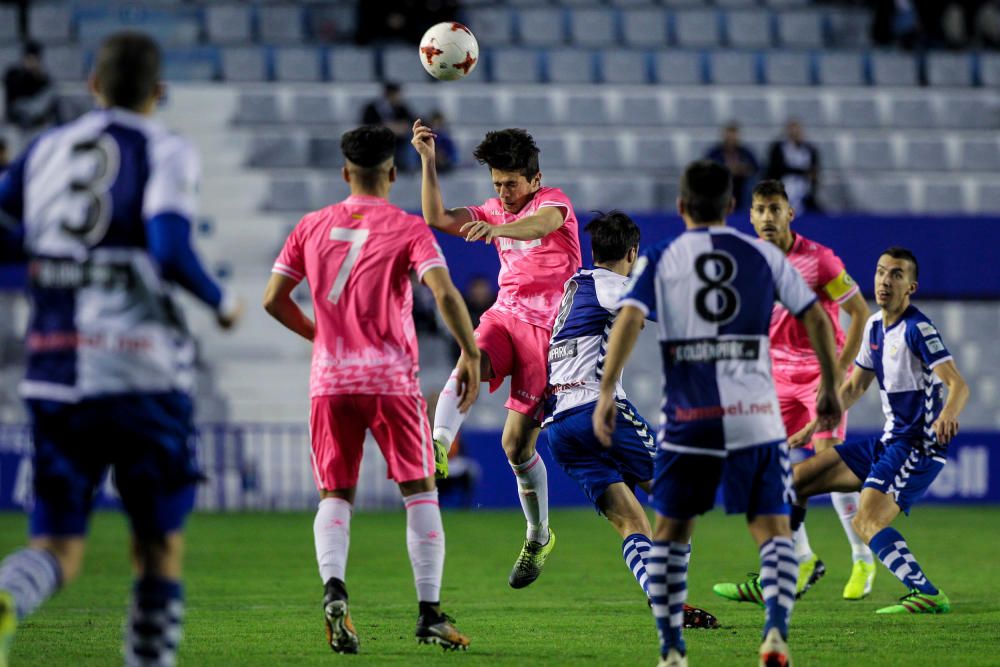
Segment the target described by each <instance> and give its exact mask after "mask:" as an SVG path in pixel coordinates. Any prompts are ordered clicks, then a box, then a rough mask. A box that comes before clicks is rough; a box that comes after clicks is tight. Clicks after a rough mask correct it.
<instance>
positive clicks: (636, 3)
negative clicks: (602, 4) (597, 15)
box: [608, 0, 656, 8]
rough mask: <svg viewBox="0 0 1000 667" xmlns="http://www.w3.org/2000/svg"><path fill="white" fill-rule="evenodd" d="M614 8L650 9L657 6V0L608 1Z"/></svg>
mask: <svg viewBox="0 0 1000 667" xmlns="http://www.w3.org/2000/svg"><path fill="white" fill-rule="evenodd" d="M608 2H609V3H610V4H611V6H612V7H625V8H631V7H648V6H650V5H655V4H656V0H608Z"/></svg>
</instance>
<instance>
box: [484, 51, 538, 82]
mask: <svg viewBox="0 0 1000 667" xmlns="http://www.w3.org/2000/svg"><path fill="white" fill-rule="evenodd" d="M490 71H491V72H492V74H493V77H492V80H493V81H494V82H496V83H538V82H539V81H541V78H542V74H541V57H540V55H539V53H538V51H536V50H535V49H525V48H523V47H519V46H515V47H511V48H496V49H493V50H492V51H491V52H490Z"/></svg>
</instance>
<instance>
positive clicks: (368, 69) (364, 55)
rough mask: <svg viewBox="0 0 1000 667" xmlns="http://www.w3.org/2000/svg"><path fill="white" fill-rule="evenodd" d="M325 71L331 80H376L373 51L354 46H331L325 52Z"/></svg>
mask: <svg viewBox="0 0 1000 667" xmlns="http://www.w3.org/2000/svg"><path fill="white" fill-rule="evenodd" d="M326 71H327V72H328V73H329V75H330V79H331V80H333V81H345V82H346V81H377V80H378V77H377V76H376V74H375V51H374V50H373V49H371V48H366V47H355V46H340V47H336V48H332V49H330V50H329V51H327V54H326Z"/></svg>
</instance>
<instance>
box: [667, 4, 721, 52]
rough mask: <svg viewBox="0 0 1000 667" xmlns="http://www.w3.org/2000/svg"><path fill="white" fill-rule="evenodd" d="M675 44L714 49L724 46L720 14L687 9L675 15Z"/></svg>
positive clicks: (704, 10)
mask: <svg viewBox="0 0 1000 667" xmlns="http://www.w3.org/2000/svg"><path fill="white" fill-rule="evenodd" d="M673 36H674V44H676V45H678V46H683V47H706V46H707V47H713V46H719V45H721V44H722V31H721V30H720V22H719V13H718V12H717V11H715V10H714V9H685V10H682V11H678V12H676V13H675V14H674V15H673Z"/></svg>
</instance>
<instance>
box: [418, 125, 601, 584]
mask: <svg viewBox="0 0 1000 667" xmlns="http://www.w3.org/2000/svg"><path fill="white" fill-rule="evenodd" d="M413 146H414V148H416V149H417V152H418V153H419V154H420V157H421V159H422V161H423V186H422V191H421V198H422V202H423V210H424V218H425V219H426V220H427V224H429V225H430V226H431V227H434V228H435V229H438V230H440V231H443V232H446V233H448V234H452V235H455V236H462V237H465V240H466V241H469V242H472V241H485V242H486V243H492V244H494V245H495V246H496V249H497V254H499V255H500V264H501V267H500V278H499V282H500V293H499V295H498V296H497V300H496V303H495V304H494V305H493V307H492V308H490V309H489V310H488V311H486V313H484V314H483V316H482V319H481V320H480V322H479V327H478V328H477V329H476V342H477V343H478V344H479V347H480V348H481V349H482V351H483V354H482V367H481V374H482V379H483V380H484V381H487V382H489V384H490V391H496V390H497V389H498V388H499V387H500V385H502V384H503V381H504V378H505V377H507V376H510V398H508V399H507V402H506V403H505V405H506V407H507V411H508V412H507V421H506V423H505V424H504V427H503V435H502V437H501V444H502V445H503V449H504V453H505V454H506V455H507V460H508V461H509V462H510V467H511V469H512V470H513V471H514V475H515V476H516V478H517V486H518V490H519V492H520V498H521V508H522V509H523V510H524V517H525V519H526V520H527V524H528V526H527V532H526V535H525V540H524V545H523V546H522V547H521V553H520V554H519V555H518V557H517V560H516V561H515V563H514V568H513V569H512V570H511V573H510V577H509V578H508V583H509V584H510V585H511V586H512V587H513V588H523V587H525V586H527V585H528V584H530V583H531V582H533V581H534V580H535V579H537V578H538V575H540V574H541V572H542V566H543V565H544V564H545V559H546V558H547V557H548V555H549V553H551V551H552V549H553V547H554V546H555V543H556V542H555V537H554V533H553V532H552V531H550V530H549V490H548V475H547V473H546V470H545V462H544V461H543V460H542V458H541V457H540V456H539V455H538V453H537V452H536V451H535V442H536V440H538V432H539V423H540V421H541V416H542V415H541V409H542V399H543V395H544V393H545V388H546V385H547V383H548V375H547V367H546V355H547V353H548V349H549V337H550V335H551V333H552V323H553V322H554V321H555V317H556V312H557V311H558V310H559V302H560V300H561V299H562V293H563V285H564V284H565V283H566V281H567V280H568V279H569V277H570V276H572V275H573V272H574V271H576V270H577V269H578V268H580V265H581V263H582V260H581V258H580V237H579V231H578V229H577V221H576V214H575V213H574V212H573V206H572V204H570V201H569V199H568V198H567V197H566V195H565V194H563V192H562V191H561V190H559V189H558V188H550V187H543V186H542V172H541V171H540V170H539V168H538V147H537V146H536V145H535V141H534V139H532V138H531V135H529V134H528V133H527V132H525V131H524V130H516V129H510V130H500V131H499V132H488V133H487V134H486V138H485V139H483V141H482V143H480V144H479V146H478V147H477V148H476V151H475V157H476V159H477V160H479V162H481V163H485V164H486V165H487V166H489V168H490V177H491V178H492V181H493V187H494V188H495V189H496V192H497V197H496V198H494V199H490V200H488V201H486V202H485V203H484V204H482V205H481V206H467V207H463V208H453V209H446V208H445V207H444V204H443V203H442V201H441V188H440V186H439V184H438V176H437V167H436V164H435V160H436V157H435V145H434V133H433V131H432V130H431V128H429V127H427V126H425V125H423V124H421V122H420V121H419V120H417V122H416V123H414V125H413ZM462 363H464V362H463V361H459V365H460V366H461V364H462ZM455 372H456V373H457V372H458V369H456V371H455ZM457 381H458V377H457V376H456V375H455V374H453V375H452V377H451V378H450V379H449V380H448V383H447V384H446V385H445V387H444V389H442V391H441V396H440V397H439V398H438V404H437V410H436V411H435V412H434V445H435V451H436V454H437V463H438V473H439V474H441V475H447V471H448V449H449V447H450V446H451V442H452V440H454V438H455V435H456V434H457V433H458V430H459V428H461V426H462V421H463V420H464V418H465V415H464V413H463V412H462V411H460V410H459V409H458V406H459V400H460V396H459V394H458V392H457V391H456V383H457Z"/></svg>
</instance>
